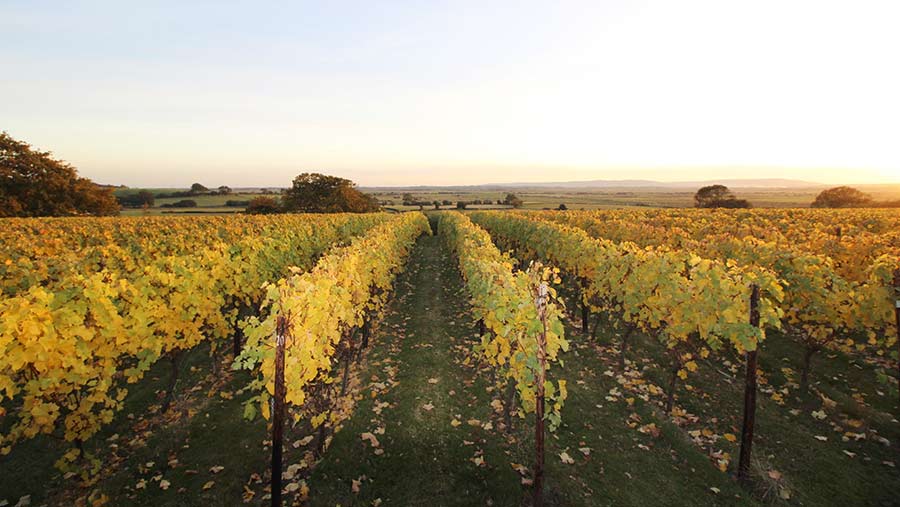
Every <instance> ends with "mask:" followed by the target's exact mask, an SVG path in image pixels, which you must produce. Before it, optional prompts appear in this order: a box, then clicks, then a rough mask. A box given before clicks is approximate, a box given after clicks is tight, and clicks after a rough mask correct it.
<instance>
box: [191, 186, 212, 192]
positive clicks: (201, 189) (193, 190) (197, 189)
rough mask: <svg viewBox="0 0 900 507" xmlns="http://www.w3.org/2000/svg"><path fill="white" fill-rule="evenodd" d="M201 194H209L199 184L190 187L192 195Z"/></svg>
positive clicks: (207, 190) (206, 189)
mask: <svg viewBox="0 0 900 507" xmlns="http://www.w3.org/2000/svg"><path fill="white" fill-rule="evenodd" d="M203 192H209V189H208V188H206V187H204V186H203V185H201V184H199V183H194V184H193V185H191V193H192V194H202V193H203Z"/></svg>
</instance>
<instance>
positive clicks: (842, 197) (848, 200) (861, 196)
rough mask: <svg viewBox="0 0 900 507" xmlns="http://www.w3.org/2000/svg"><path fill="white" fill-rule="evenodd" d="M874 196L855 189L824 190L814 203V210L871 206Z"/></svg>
mask: <svg viewBox="0 0 900 507" xmlns="http://www.w3.org/2000/svg"><path fill="white" fill-rule="evenodd" d="M872 203H873V201H872V196H870V195H869V194H866V193H864V192H861V191H859V190H857V189H855V188H853V187H834V188H829V189H828V190H823V191H822V192H821V193H819V195H817V196H816V200H815V201H813V203H812V207H813V208H852V207H860V206H869V205H871V204H872Z"/></svg>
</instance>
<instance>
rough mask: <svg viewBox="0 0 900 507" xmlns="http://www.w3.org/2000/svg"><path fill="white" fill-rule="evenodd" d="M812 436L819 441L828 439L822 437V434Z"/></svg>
mask: <svg viewBox="0 0 900 507" xmlns="http://www.w3.org/2000/svg"><path fill="white" fill-rule="evenodd" d="M813 438H815V439H816V440H818V441H820V442H827V441H828V437H823V436H822V435H816V436H815V437H813Z"/></svg>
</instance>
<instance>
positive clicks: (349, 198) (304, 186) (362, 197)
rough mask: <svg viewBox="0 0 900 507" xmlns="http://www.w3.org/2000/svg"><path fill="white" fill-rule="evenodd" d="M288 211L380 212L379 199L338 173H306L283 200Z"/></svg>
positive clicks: (298, 177) (299, 177) (286, 193)
mask: <svg viewBox="0 0 900 507" xmlns="http://www.w3.org/2000/svg"><path fill="white" fill-rule="evenodd" d="M281 204H282V208H283V209H284V210H285V211H299V212H305V213H345V212H350V213H366V212H369V211H377V210H378V208H379V206H378V201H376V200H375V198H373V197H372V196H370V195H367V194H364V193H362V192H360V191H359V189H357V188H356V184H355V183H353V182H352V181H350V180H348V179H344V178H338V177H337V176H327V175H325V174H319V173H303V174H301V175H299V176H297V177H296V178H294V182H293V185H292V186H291V188H289V189H287V190H286V191H285V193H284V196H282V199H281Z"/></svg>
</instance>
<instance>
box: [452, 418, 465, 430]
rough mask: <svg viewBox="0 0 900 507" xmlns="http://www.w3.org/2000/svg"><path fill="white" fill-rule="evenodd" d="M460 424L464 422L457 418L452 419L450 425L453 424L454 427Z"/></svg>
mask: <svg viewBox="0 0 900 507" xmlns="http://www.w3.org/2000/svg"><path fill="white" fill-rule="evenodd" d="M460 424H462V423H461V422H459V421H458V420H456V419H454V420H452V421H450V426H453V427H454V428H455V427H457V426H459V425H460Z"/></svg>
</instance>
